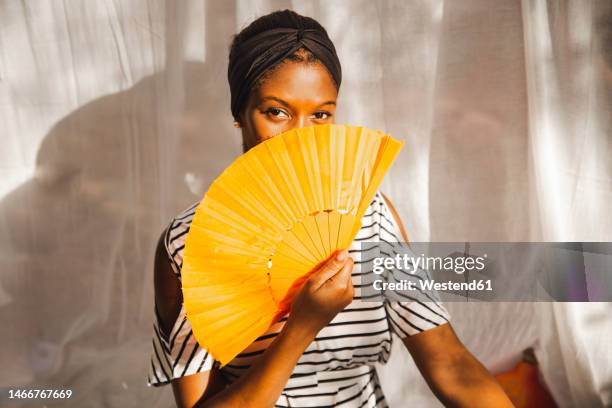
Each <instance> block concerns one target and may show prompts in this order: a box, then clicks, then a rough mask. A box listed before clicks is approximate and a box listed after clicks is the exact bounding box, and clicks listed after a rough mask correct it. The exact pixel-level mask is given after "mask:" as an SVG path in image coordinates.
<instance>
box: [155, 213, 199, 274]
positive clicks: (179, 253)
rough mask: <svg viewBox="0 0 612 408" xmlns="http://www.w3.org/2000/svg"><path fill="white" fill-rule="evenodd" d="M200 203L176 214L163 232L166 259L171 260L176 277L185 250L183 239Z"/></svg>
mask: <svg viewBox="0 0 612 408" xmlns="http://www.w3.org/2000/svg"><path fill="white" fill-rule="evenodd" d="M199 204H200V202H199V201H198V202H196V203H194V204H192V205H191V206H189V207H188V208H186V209H185V210H183V211H181V212H180V213H178V214H177V215H176V216H175V217H174V218H172V220H171V221H170V223H169V224H168V227H167V228H166V230H165V232H164V246H165V248H166V252H167V253H168V257H169V258H170V260H171V263H172V268H173V269H174V272H175V273H176V274H177V275H180V270H181V266H182V264H183V250H184V249H185V239H186V238H187V233H188V232H189V228H190V227H191V221H192V220H193V217H194V215H195V212H196V209H197V207H198V205H199Z"/></svg>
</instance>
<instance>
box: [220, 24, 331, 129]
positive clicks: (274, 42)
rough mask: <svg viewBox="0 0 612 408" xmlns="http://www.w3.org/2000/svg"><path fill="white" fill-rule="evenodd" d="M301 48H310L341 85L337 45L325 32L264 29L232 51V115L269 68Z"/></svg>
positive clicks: (237, 114) (237, 115) (236, 117)
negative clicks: (335, 45)
mask: <svg viewBox="0 0 612 408" xmlns="http://www.w3.org/2000/svg"><path fill="white" fill-rule="evenodd" d="M300 48H305V49H307V50H308V51H310V52H311V53H312V54H313V55H314V56H315V57H316V58H317V59H318V60H320V61H321V62H322V63H323V65H324V66H325V67H326V68H327V70H328V71H329V73H330V74H331V76H332V78H333V79H334V81H335V82H336V86H337V87H338V88H339V87H340V82H341V81H342V70H341V68H340V60H339V59H338V55H337V54H336V49H335V47H334V44H333V43H332V42H331V40H330V39H329V37H328V36H327V34H326V33H325V32H324V31H321V30H316V29H304V28H274V29H271V30H267V31H263V32H261V33H259V34H257V35H255V36H253V37H251V38H249V39H248V40H246V41H244V42H243V43H241V44H239V45H238V46H237V47H236V49H234V50H232V55H230V64H229V67H228V71H227V77H228V80H229V85H230V91H231V94H232V115H233V116H234V119H236V120H238V119H239V116H240V111H241V110H242V108H243V106H244V104H245V103H246V101H247V98H248V97H249V94H250V92H251V89H252V88H253V86H255V84H256V83H257V81H258V80H259V79H260V78H261V76H262V75H263V74H265V73H266V71H268V70H269V69H270V68H272V67H274V66H276V65H277V64H279V63H280V62H282V61H283V60H284V59H285V58H287V57H289V56H291V55H293V54H294V53H295V52H296V51H297V50H299V49H300Z"/></svg>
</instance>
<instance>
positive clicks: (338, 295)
mask: <svg viewBox="0 0 612 408" xmlns="http://www.w3.org/2000/svg"><path fill="white" fill-rule="evenodd" d="M353 265H354V262H353V259H352V258H351V257H350V256H349V253H348V250H346V249H344V250H342V251H339V252H337V253H336V254H335V256H333V257H331V258H330V259H329V260H327V262H325V264H323V266H321V267H319V269H317V270H316V271H315V272H313V273H312V275H310V277H309V278H308V280H306V282H305V283H304V286H303V287H302V288H301V289H300V291H299V292H298V294H297V295H296V297H295V299H294V300H293V303H292V305H291V313H290V315H289V318H288V319H287V325H289V326H293V325H294V326H296V327H299V328H300V329H302V330H306V333H307V334H308V335H310V336H312V337H313V338H314V336H316V334H317V333H318V332H319V331H320V330H321V329H322V328H323V327H325V326H326V325H327V324H328V323H329V322H330V321H331V320H332V319H333V318H334V317H335V316H336V315H337V314H338V313H339V312H340V311H341V310H342V309H344V308H345V307H346V306H347V305H348V304H349V303H351V301H352V300H353V294H354V289H353V281H352V279H351V274H352V272H353Z"/></svg>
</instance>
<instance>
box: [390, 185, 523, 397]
mask: <svg viewBox="0 0 612 408" xmlns="http://www.w3.org/2000/svg"><path fill="white" fill-rule="evenodd" d="M383 198H384V199H385V201H386V202H387V206H388V207H389V210H390V211H391V214H392V215H393V218H394V219H395V221H396V222H397V224H398V226H399V228H400V231H401V233H402V237H403V238H404V239H405V240H406V241H408V236H407V234H406V231H405V230H404V226H403V225H402V221H401V219H400V218H399V215H398V214H397V212H396V211H395V208H394V207H393V205H392V204H391V201H390V200H389V199H388V198H387V197H385V195H384V194H383ZM403 342H404V345H405V346H406V348H407V349H408V351H409V352H410V355H412V358H413V359H414V361H415V363H416V365H417V367H418V368H419V371H420V372H421V374H422V375H423V378H425V381H426V382H427V384H428V385H429V388H431V390H432V391H433V393H434V394H435V395H436V397H438V399H439V400H440V401H441V402H442V403H443V404H444V405H445V406H447V407H475V408H478V407H500V408H505V407H513V406H514V405H512V402H511V401H510V399H509V398H508V396H507V395H506V394H505V392H504V390H503V389H502V387H501V386H500V385H499V383H498V382H497V381H496V380H495V379H494V378H493V376H492V375H491V374H490V373H489V371H487V369H486V368H485V367H484V366H483V365H482V364H481V363H480V362H479V361H478V360H477V359H476V358H475V357H474V356H473V355H472V354H471V353H470V352H469V351H468V350H467V349H466V348H465V346H464V345H463V343H461V341H460V340H459V338H457V335H456V334H455V332H454V330H453V328H452V327H451V325H450V324H449V323H445V324H442V325H440V326H438V327H436V328H433V329H430V330H426V331H424V332H421V333H418V334H416V335H414V336H410V337H406V338H404V339H403Z"/></svg>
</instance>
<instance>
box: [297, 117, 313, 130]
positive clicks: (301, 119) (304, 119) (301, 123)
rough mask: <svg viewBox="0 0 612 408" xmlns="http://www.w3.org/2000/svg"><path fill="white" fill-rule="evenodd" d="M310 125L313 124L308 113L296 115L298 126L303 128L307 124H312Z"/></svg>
mask: <svg viewBox="0 0 612 408" xmlns="http://www.w3.org/2000/svg"><path fill="white" fill-rule="evenodd" d="M310 125H312V123H311V121H310V117H308V115H299V116H297V117H296V123H295V127H296V128H303V127H305V126H310Z"/></svg>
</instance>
